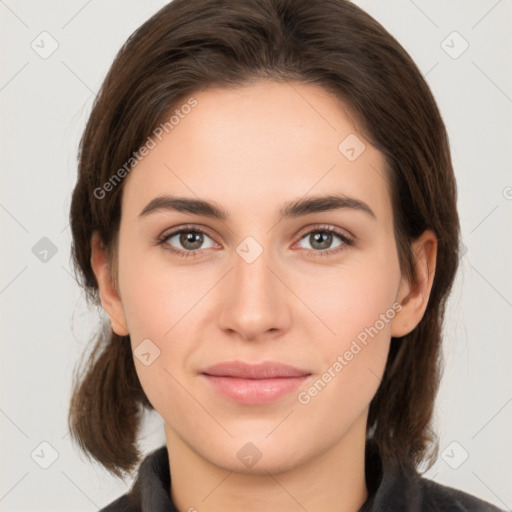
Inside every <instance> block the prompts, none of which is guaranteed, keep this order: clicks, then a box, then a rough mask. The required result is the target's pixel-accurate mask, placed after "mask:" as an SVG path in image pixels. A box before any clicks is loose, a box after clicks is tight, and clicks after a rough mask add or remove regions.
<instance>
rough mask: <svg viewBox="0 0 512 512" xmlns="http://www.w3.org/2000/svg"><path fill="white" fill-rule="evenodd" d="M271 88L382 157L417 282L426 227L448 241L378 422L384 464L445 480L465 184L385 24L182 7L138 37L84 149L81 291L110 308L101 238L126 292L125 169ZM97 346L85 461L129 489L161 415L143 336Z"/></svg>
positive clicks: (300, 12) (393, 349) (104, 95)
mask: <svg viewBox="0 0 512 512" xmlns="http://www.w3.org/2000/svg"><path fill="white" fill-rule="evenodd" d="M263 79H266V80H274V81H276V82H283V83H287V82H295V83H305V84H313V85H316V86H319V87H321V88H323V89H324V90H326V91H328V92H329V93H331V94H332V95H334V96H335V97H336V98H337V99H339V100H340V101H341V102H342V104H343V105H345V106H346V107H347V109H348V111H349V112H350V113H351V115H353V116H354V118H355V119H356V120H357V125H358V129H359V133H361V134H362V135H363V136H364V137H365V138H366V140H368V141H369V142H370V143H371V144H372V145H373V146H374V147H376V148H377V149H378V150H379V151H380V152H382V154H383V155H384V158H385V162H386V172H387V175H388V176H387V177H388V178H389V184H390V192H391V201H392V209H393V225H394V234H395V239H396V245H397V252H398V257H399V262H400V269H401V272H402V275H403V276H406V277H407V278H408V279H409V280H410V282H411V283H417V280H418V279H419V277H418V276H416V275H415V272H414V254H413V251H412V245H411V244H412V242H413V241H414V240H416V239H417V238H418V237H419V236H420V235H421V234H422V233H423V232H424V231H425V230H427V229H431V230H433V232H434V233H435V235H436V237H437V240H438V243H437V261H436V269H435V276H434V280H433V284H432V289H431V293H430V297H429V300H428V304H427V308H426V311H425V313H424V315H423V317H422V319H421V321H420V322H419V324H418V325H417V326H416V327H415V328H414V329H413V330H412V331H411V332H410V333H409V334H407V335H405V336H403V337H400V338H395V337H392V338H391V344H390V350H389V355H388V359H387V362H386V367H385V371H384V374H383V377H382V382H381V384H380V386H379V388H378V390H377V392H376V394H375V396H374V398H373V399H372V401H371V403H370V407H369V414H368V422H367V437H368V438H371V439H373V440H374V441H375V442H376V443H377V445H378V449H379V452H380V455H381V457H382V460H383V462H384V463H392V462H395V463H397V464H399V465H400V467H405V466H407V465H410V464H413V465H414V466H415V467H417V466H419V464H420V463H422V462H425V460H427V462H428V463H429V465H428V468H430V467H431V466H432V465H433V463H434V462H435V459H436V458H437V455H438V450H439V447H438V442H437V436H436V434H435V433H434V430H433V428H431V427H432V421H433V420H432V416H433V409H434V400H435V396H436V393H437V390H438V387H439V383H440V378H441V373H442V365H443V360H442V353H441V341H442V325H443V319H444V312H445V304H446V300H447V298H448V295H449V292H450V290H451V287H452V284H453V281H454V278H455V274H456V271H457V267H458V260H459V230H460V227H459V218H458V214H457V209H456V199H457V197H456V196H457V191H456V182H455V177H454V173H453V168H452V162H451V156H450V149H449V143H448V137H447V133H446V129H445V126H444V123H443V121H442V118H441V116H440V113H439V110H438V107H437V104H436V101H435V99H434V97H433V95H432V93H431V91H430V89H429V87H428V85H427V83H426V82H425V80H424V78H423V76H422V74H421V72H420V71H419V69H418V68H417V66H416V65H415V63H414V62H413V61H412V59H411V58H410V56H409V55H408V54H407V52H406V51H405V50H404V48H403V47H402V46H401V45H400V44H399V43H398V42H397V40H396V39H395V38H394V37H393V36H392V35H391V34H390V33H389V32H387V31H386V30H385V29H384V27H382V25H380V24H379V23H378V22H377V21H376V20H375V19H373V18H372V17H371V16H370V15H368V14H367V13H365V12H364V11H363V10H362V9H360V8H359V7H357V6H356V5H354V4H352V3H351V2H349V1H348V0H316V1H314V2H311V1H310V0H236V1H229V0H174V1H172V2H171V3H169V4H167V5H165V6H164V7H163V8H162V9H160V10H159V11H158V12H157V13H156V14H154V15H153V16H152V17H151V18H150V19H149V20H148V21H146V22H145V23H144V24H143V25H142V26H140V27H139V28H138V29H137V30H136V31H135V32H134V33H133V34H132V35H131V36H130V37H129V38H128V40H127V41H126V43H125V44H124V45H123V46H122V48H121V49H120V51H119V52H118V54H117V56H116V57H115V60H114V62H113V64H112V66H111V68H110V70H109V72H108V74H107V76H106V78H105V80H104V82H103V84H102V86H101V89H100V91H99V93H98V95H97V97H96V99H95V101H94V105H93V108H92V111H91V114H90V117H89V119H88V122H87V125H86V127H85V130H84V132H83V135H82V138H81V140H80V145H79V150H78V178H77V183H76V186H75V188H74V191H73V195H72V202H71V208H70V225H71V230H72V237H73V239H72V259H73V265H74V269H75V274H76V277H77V280H78V282H79V283H80V285H81V286H82V287H83V288H84V290H85V292H86V296H87V300H88V301H89V302H91V301H92V303H94V304H95V305H96V306H100V305H101V303H100V300H99V293H98V283H97V281H96V278H95V275H94V273H93V270H92V267H91V262H90V258H91V237H92V234H93V232H94V231H97V232H98V233H99V235H100V238H101V241H102V242H103V244H104V247H105V248H106V250H107V253H108V260H109V262H110V267H109V268H111V277H112V280H113V283H114V285H115V284H116V282H117V271H116V268H117V265H116V255H117V250H118V248H117V237H118V233H119V227H120V220H121V199H122V190H123V183H124V180H121V179H119V180H118V182H119V183H115V186H111V187H109V192H108V193H105V192H102V194H98V190H99V188H98V187H101V186H102V184H106V183H107V182H109V180H110V183H112V178H113V174H114V171H115V170H116V169H117V170H120V169H122V168H123V166H124V169H126V162H132V160H134V159H133V155H135V154H136V151H137V149H138V148H140V147H141V146H142V145H143V144H144V142H145V141H146V139H147V138H148V136H149V135H150V134H151V133H152V132H153V131H154V130H155V129H156V127H158V126H159V125H160V124H162V123H163V122H164V121H165V119H166V118H167V117H168V116H169V115H170V112H171V111H172V109H173V108H175V107H176V106H178V105H179V104H180V101H183V99H184V98H187V97H189V96H190V95H191V94H193V93H195V92H198V91H200V90H207V89H209V88H213V87H224V88H234V87H242V86H244V85H248V84H250V83H254V82H257V81H259V80H263ZM119 175H120V174H119V172H118V176H119ZM123 175H124V174H123ZM105 190H107V187H105ZM94 338H95V345H94V348H93V350H92V351H91V353H90V356H89V358H88V359H87V361H86V362H85V364H84V366H83V367H82V371H81V372H80V373H78V372H77V371H76V369H75V372H76V373H75V374H74V382H73V392H72V397H71V402H70V409H69V416H68V424H69V428H70V433H71V436H72V440H73V441H74V442H76V443H78V445H79V446H80V448H81V449H82V450H83V451H84V453H86V454H87V455H88V456H89V457H91V456H92V457H93V458H94V459H96V460H97V461H98V462H100V463H101V464H102V465H103V466H104V467H105V468H106V469H107V470H108V471H110V472H111V473H113V474H114V475H116V476H118V477H121V478H124V475H123V473H132V472H133V471H134V470H135V468H136V466H137V465H138V463H139V462H140V460H141V453H140V448H139V444H138V442H137V440H138V434H139V429H140V426H141V421H142V420H143V413H144V411H145V410H153V407H152V405H151V403H150V402H149V400H148V398H147V397H146V395H145V393H144V391H143V389H142V387H141V385H140V382H139V379H138V377H137V373H136V370H135V365H134V361H133V355H132V351H131V346H130V340H129V336H118V335H117V334H115V333H114V332H112V331H111V330H110V329H106V328H105V327H103V329H102V330H101V331H100V332H99V333H98V334H95V335H94ZM84 355H85V354H84ZM408 467H410V466H408Z"/></svg>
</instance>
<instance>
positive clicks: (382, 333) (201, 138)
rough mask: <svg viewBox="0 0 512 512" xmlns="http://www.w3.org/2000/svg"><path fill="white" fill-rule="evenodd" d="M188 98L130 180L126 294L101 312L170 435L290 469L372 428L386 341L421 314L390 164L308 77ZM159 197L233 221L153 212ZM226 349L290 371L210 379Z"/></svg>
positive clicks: (200, 447) (207, 450) (123, 240)
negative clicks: (188, 105)
mask: <svg viewBox="0 0 512 512" xmlns="http://www.w3.org/2000/svg"><path fill="white" fill-rule="evenodd" d="M193 97H194V98H195V99H196V101H197V105H196V106H195V107H194V108H193V109H191V111H190V113H188V114H187V115H186V116H183V118H180V120H179V123H178V124H176V125H175V126H174V128H173V129H172V130H170V131H169V133H165V132H164V134H163V136H161V141H158V143H157V144H156V146H155V147H154V148H153V149H151V151H150V152H149V154H148V155H147V156H146V157H145V158H144V159H143V160H142V161H141V162H140V163H139V164H138V165H137V166H136V167H135V168H134V169H133V170H132V171H131V172H130V174H129V175H128V176H127V177H126V178H125V179H126V182H125V183H124V191H123V201H122V217H121V226H120V233H119V245H118V278H119V281H118V290H119V300H118V301H117V300H114V301H113V302H112V303H111V304H110V305H108V306H107V308H108V309H109V313H110V314H111V318H112V317H115V319H116V322H117V324H116V325H117V331H118V333H119V334H126V332H128V333H129V334H130V338H131V343H132V348H133V350H134V360H135V366H136V370H137V373H138V376H139V378H140V382H141V384H142V387H143V389H144V391H145V393H146V395H147V397H148V399H149V400H150V402H151V403H152V405H153V406H154V408H155V409H156V411H157V412H158V413H159V414H160V415H161V416H162V418H163V420H164V422H165V431H166V436H167V439H168V440H169V439H179V440H180V442H183V443H184V444H185V445H187V446H188V447H190V448H191V449H192V450H193V451H194V452H195V453H196V454H197V455H198V456H200V457H202V458H203V459H205V460H207V461H209V462H211V463H213V464H216V465H217V466H220V467H223V468H226V469H229V470H232V471H255V472H256V471H278V470H284V469H286V468H290V467H293V466H296V465H298V464H300V463H302V462H305V461H307V460H310V459H312V458H314V457H315V456H316V455H318V454H320V453H324V452H325V451H326V450H328V449H329V448H330V447H333V446H335V445H336V444H337V443H339V442H341V441H342V439H343V438H345V437H346V436H347V435H348V433H349V432H351V431H352V430H353V429H355V428H357V429H358V430H359V432H361V431H362V429H364V428H365V423H366V416H367V413H368V407H369V403H370V401H371V399H372V398H373V396H374V395H375V393H376V391H377V389H378V386H379V384H380V379H381V377H382V374H383V371H384V368H385V363H386V359H387V355H388V350H389V342H390V337H391V336H392V335H393V336H400V335H403V334H405V333H406V332H405V331H404V329H406V327H407V323H409V327H410V328H409V329H408V330H410V329H411V328H412V327H413V326H412V325H410V324H411V319H410V318H407V317H406V313H405V311H406V310H405V309H403V310H402V311H400V309H401V306H400V305H399V302H400V301H401V300H402V299H403V298H404V296H405V295H406V293H407V292H408V288H407V287H406V285H404V283H403V281H402V279H401V277H402V276H401V273H400V268H399V261H398V254H397V250H396V244H395V238H394V233H393V215H392V208H391V196H390V191H389V188H388V183H387V181H386V172H385V162H384V158H383V156H382V154H381V153H380V152H379V151H377V150H376V149H375V148H374V147H372V146H371V145H370V144H369V143H368V141H366V140H365V139H364V138H363V136H362V135H361V134H359V133H358V132H357V130H356V128H355V126H354V125H353V124H352V123H351V120H350V118H349V117H348V116H347V114H346V112H345V111H344V109H343V108H342V106H341V104H340V103H339V102H338V101H337V100H336V99H335V98H334V97H333V96H331V95H329V94H328V93H327V92H325V91H324V90H323V89H320V88H317V87H315V86H311V85H305V84H293V86H291V85H289V84H278V83H274V82H259V83H258V84H256V85H251V86H246V87H243V88H240V89H212V90H208V91H203V92H199V93H197V94H194V95H193ZM347 137H348V139H347ZM342 141H344V142H342ZM340 143H342V144H341V146H340ZM363 144H364V146H363ZM160 196H172V197H173V198H177V197H179V198H185V199H187V200H189V201H203V202H207V203H210V204H211V205H213V206H214V207H215V208H217V210H218V211H219V212H224V214H225V217H224V218H218V217H216V216H212V215H210V213H211V211H213V208H210V209H208V208H199V209H198V208H195V207H194V208H192V207H187V208H185V207H184V205H185V204H186V203H185V202H183V201H182V202H181V203H177V202H175V203H174V207H172V204H171V202H170V201H168V202H167V203H166V204H167V207H165V206H163V204H164V203H165V202H160V203H159V204H160V207H159V208H150V207H147V206H148V204H149V203H150V202H151V201H152V200H153V199H155V198H157V197H160ZM324 196H325V197H327V196H329V197H330V199H328V200H325V201H324V202H323V203H322V202H321V201H317V202H315V201H313V199H314V198H319V197H324ZM335 196H336V197H337V198H338V199H339V198H344V199H346V201H345V202H344V203H343V202H340V201H338V202H337V203H336V201H334V199H333V198H334V197H335ZM304 201H308V202H309V208H308V207H302V208H300V207H299V206H300V204H302V203H303V202H304ZM203 206H204V204H203ZM293 206H295V208H294V207H293ZM303 206H304V205H303ZM144 210H146V212H145V213H144V214H142V212H143V211H144ZM281 214H283V215H281ZM123 326H124V327H123ZM124 328H126V332H122V331H123V330H124ZM119 331H121V332H119ZM223 362H235V363H236V362H242V363H247V364H248V365H255V364H258V363H265V362H273V363H281V364H283V365H289V366H291V367H293V368H295V369H298V371H297V372H295V373H293V372H292V374H293V375H292V374H290V373H286V372H284V373H281V374H279V372H280V371H283V368H278V370H277V371H278V374H279V375H281V377H279V378H269V377H270V375H268V374H264V373H262V374H257V373H256V374H254V375H252V376H253V377H256V378H252V379H248V378H247V375H242V374H239V375H238V376H239V377H240V376H242V377H246V378H235V377H234V376H233V374H231V376H226V372H228V371H227V370H224V373H223V372H222V371H219V372H218V373H219V375H217V376H213V375H212V373H215V372H214V371H213V370H210V376H207V375H206V374H205V373H208V371H207V370H208V369H211V367H212V366H213V365H217V364H219V363H223ZM274 369H275V368H274ZM232 370H233V369H232ZM288 370H289V368H288ZM234 371H236V368H235V370H234ZM228 373H229V372H228ZM221 375H224V376H223V377H222V376H221ZM363 435H364V434H363ZM298 447H299V448H300V449H298ZM258 453H260V454H261V460H259V461H258V463H257V464H255V465H254V467H253V468H251V466H250V464H248V463H247V462H244V461H246V460H248V459H246V457H245V456H246V455H249V456H256V457H258V456H259V455H258ZM244 457H245V458H244ZM244 464H245V467H244Z"/></svg>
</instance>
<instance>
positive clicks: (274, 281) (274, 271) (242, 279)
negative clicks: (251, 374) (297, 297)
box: [217, 250, 293, 341]
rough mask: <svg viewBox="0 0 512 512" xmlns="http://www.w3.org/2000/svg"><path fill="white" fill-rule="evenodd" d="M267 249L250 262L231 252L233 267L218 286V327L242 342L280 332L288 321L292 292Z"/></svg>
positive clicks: (285, 327)
mask: <svg viewBox="0 0 512 512" xmlns="http://www.w3.org/2000/svg"><path fill="white" fill-rule="evenodd" d="M268 252H269V251H266V250H263V252H262V253H261V254H260V255H259V256H258V257H257V258H256V259H255V260H254V261H251V260H250V259H245V258H244V257H243V256H240V255H239V254H238V253H234V254H233V267H234V268H233V269H232V270H231V272H229V273H228V275H227V276H226V279H224V280H223V284H222V285H221V292H220V296H219V309H220V311H219V315H218V317H217V318H218V322H219V327H220V328H221V329H222V330H224V331H229V332H230V333H231V335H232V336H235V335H237V337H238V338H241V339H243V340H246V341H258V340H264V339H268V338H269V337H277V336H279V335H282V333H283V332H285V331H286V330H287V329H288V328H289V326H290V322H291V311H290V295H293V294H292V292H291V291H290V290H289V289H288V288H287V286H286V284H285V282H286V279H285V278H284V276H282V275H280V274H281V273H282V272H280V271H279V269H278V268H277V265H276V264H275V263H272V262H271V261H269V257H268ZM240 254H243V253H240Z"/></svg>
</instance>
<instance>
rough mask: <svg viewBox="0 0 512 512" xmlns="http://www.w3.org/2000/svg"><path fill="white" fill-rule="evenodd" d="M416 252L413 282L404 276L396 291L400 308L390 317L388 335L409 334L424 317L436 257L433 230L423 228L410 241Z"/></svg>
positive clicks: (435, 242) (432, 280) (435, 238)
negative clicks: (391, 320)
mask: <svg viewBox="0 0 512 512" xmlns="http://www.w3.org/2000/svg"><path fill="white" fill-rule="evenodd" d="M412 249H413V254H414V255H415V264H414V275H415V279H414V282H413V283H410V282H409V281H408V280H407V279H405V278H403V279H402V281H401V283H400V288H399V290H398V294H397V299H396V300H397V302H399V303H400V304H402V309H401V310H400V311H399V312H398V313H397V314H396V315H395V317H394V318H393V322H392V326H391V336H393V337H397V338H399V337H401V336H405V335H406V334H409V333H410V332H411V331H412V330H413V329H414V328H415V327H416V326H417V325H418V324H419V323H420V320H421V319H422V318H423V314H424V313H425V310H426V309H427V304H428V299H429V297H430V290H431V289H432V283H433V282H434V274H435V270H436V260H437V237H436V235H435V234H434V232H433V231H432V230H426V231H424V232H423V233H422V235H421V236H420V237H419V238H418V239H417V240H415V241H414V242H413V247H412Z"/></svg>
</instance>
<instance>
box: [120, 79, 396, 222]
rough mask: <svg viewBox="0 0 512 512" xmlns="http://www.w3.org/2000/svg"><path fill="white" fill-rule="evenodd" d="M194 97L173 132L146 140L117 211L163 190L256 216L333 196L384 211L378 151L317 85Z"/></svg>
mask: <svg viewBox="0 0 512 512" xmlns="http://www.w3.org/2000/svg"><path fill="white" fill-rule="evenodd" d="M191 97H193V99H194V100H195V106H194V107H193V108H183V109H182V110H181V109H180V106H182V105H185V104H186V103H187V98H185V99H184V100H183V103H180V104H177V105H176V106H175V107H174V109H173V112H172V113H170V115H172V114H173V113H175V114H176V115H175V116H174V118H173V124H172V127H171V125H169V126H167V130H161V131H162V133H161V134H160V135H159V137H155V136H154V135H153V136H151V135H150V137H152V139H153V141H154V142H155V144H154V147H153V149H151V150H150V151H149V153H148V154H147V156H145V157H144V158H143V159H142V160H141V161H140V162H139V163H138V164H137V165H136V166H135V167H134V168H133V170H132V171H131V172H130V173H129V175H128V177H127V178H126V179H127V182H126V183H125V184H124V188H125V190H124V192H123V215H124V214H125V213H127V214H129V215H130V216H133V217H134V216H135V215H136V214H138V213H140V211H141V210H142V209H143V208H144V206H145V205H146V204H147V202H148V201H150V200H151V199H152V198H153V197H155V196H157V195H162V194H165V193H169V194H171V193H172V194H175V195H181V196H184V195H186V196H190V197H200V198H201V199H212V200H214V201H216V202H221V203H222V204H223V205H225V207H226V209H228V210H229V209H230V208H231V207H232V208H238V207H240V208H243V209H244V211H246V212H253V213H258V214H259V215H263V214H264V211H266V209H271V208H274V207H275V208H276V209H277V208H279V206H280V204H281V203H282V202H284V201H285V200H290V199H296V198H299V197H303V196H305V195H308V194H311V195H315V194H325V193H330V192H336V193H343V194H346V195H350V196H352V197H357V198H360V199H362V200H364V201H365V202H370V203H373V206H372V209H374V211H375V213H376V214H377V216H379V215H378V210H381V212H380V213H381V215H384V216H385V215H387V214H388V213H389V209H390V197H389V193H388V183H387V178H386V172H385V160H384V157H383V155H382V154H381V153H380V152H379V151H377V150H376V149H375V148H374V147H373V146H371V145H370V144H369V143H368V141H366V140H365V139H364V137H363V136H362V135H361V134H360V133H358V131H357V128H356V126H355V124H354V123H353V120H352V119H351V117H350V115H349V113H348V111H347V109H346V108H344V105H343V104H342V103H341V102H340V101H339V100H338V99H337V98H336V97H334V96H333V95H331V94H329V93H328V92H326V91H325V90H323V89H321V88H320V87H318V86H314V85H309V84H299V83H276V82H272V81H263V82H258V83H256V84H251V85H248V86H244V87H240V88H215V89H208V90H203V91H199V92H196V93H194V94H192V95H191ZM176 110H178V112H176ZM170 115H169V117H170ZM153 133H154V132H153Z"/></svg>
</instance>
